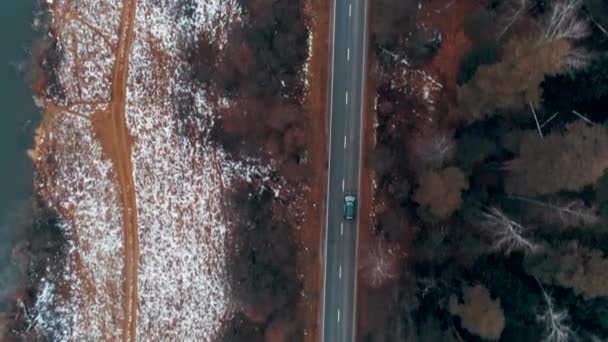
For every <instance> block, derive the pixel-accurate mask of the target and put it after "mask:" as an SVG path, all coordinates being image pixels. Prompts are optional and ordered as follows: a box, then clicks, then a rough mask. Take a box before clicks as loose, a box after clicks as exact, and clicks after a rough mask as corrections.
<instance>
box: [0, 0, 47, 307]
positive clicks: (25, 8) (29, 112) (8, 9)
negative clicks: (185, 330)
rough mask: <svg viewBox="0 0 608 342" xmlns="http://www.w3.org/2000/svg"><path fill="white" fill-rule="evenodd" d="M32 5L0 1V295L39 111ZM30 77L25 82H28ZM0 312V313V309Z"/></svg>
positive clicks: (28, 187)
mask: <svg viewBox="0 0 608 342" xmlns="http://www.w3.org/2000/svg"><path fill="white" fill-rule="evenodd" d="M36 3H37V2H36V0H3V1H0V18H1V20H0V35H1V36H0V37H1V38H0V44H2V45H1V47H0V103H1V104H2V106H1V107H0V110H1V112H0V115H1V116H0V120H1V121H0V160H1V161H2V162H1V163H0V225H1V228H0V294H2V292H3V290H6V289H7V287H8V288H10V286H11V284H12V283H13V280H14V279H13V278H14V269H13V266H12V265H11V260H10V251H11V249H12V246H13V245H14V244H15V236H17V235H18V234H19V232H18V231H17V230H18V229H19V228H17V227H19V224H18V221H22V220H23V217H24V216H25V217H27V216H28V215H29V214H30V213H31V211H28V210H27V207H28V205H27V204H28V203H29V202H30V201H31V197H32V176H33V170H32V163H31V161H30V160H29V157H28V156H27V154H26V151H27V149H28V148H31V147H32V146H33V132H34V129H35V127H36V125H37V123H38V121H39V118H40V112H39V111H38V110H37V109H36V107H35V106H34V103H33V100H32V93H31V90H30V87H29V83H30V82H29V81H27V78H28V66H29V64H28V63H29V62H30V61H31V52H30V50H31V49H32V46H33V42H34V39H35V38H34V37H35V33H34V29H33V26H32V23H33V20H34V13H35V10H36V9H37V6H36ZM29 78H31V77H29ZM0 309H1V308H0Z"/></svg>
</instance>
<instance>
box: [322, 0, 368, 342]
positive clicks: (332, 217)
mask: <svg viewBox="0 0 608 342" xmlns="http://www.w3.org/2000/svg"><path fill="white" fill-rule="evenodd" d="M366 12H367V6H366V0H334V17H333V48H332V75H331V96H330V101H331V102H330V110H331V112H330V136H329V172H328V174H329V175H328V177H329V179H328V190H327V225H326V240H325V278H324V289H323V329H322V330H323V331H322V334H323V341H324V342H351V341H353V339H354V327H355V288H356V284H355V279H356V267H357V266H356V247H357V227H358V221H357V220H354V221H346V220H344V218H343V208H344V196H345V195H347V194H354V195H355V196H357V198H358V188H359V174H360V168H361V167H360V166H361V121H362V120H361V118H362V111H361V108H362V107H361V104H362V89H363V83H362V82H363V72H364V59H365V27H366ZM357 203H358V202H357Z"/></svg>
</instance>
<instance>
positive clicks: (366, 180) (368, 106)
mask: <svg viewBox="0 0 608 342" xmlns="http://www.w3.org/2000/svg"><path fill="white" fill-rule="evenodd" d="M368 41H369V40H368ZM374 57H375V56H374V54H373V53H371V52H370V51H369V50H368V53H367V66H366V67H367V68H368V70H369V68H370V66H371V65H373V62H374V61H373V59H374ZM366 76H367V77H366V78H365V79H364V82H365V89H364V92H365V93H364V94H365V96H364V98H363V104H362V108H363V122H362V124H363V148H362V151H361V152H362V154H363V155H362V156H361V158H363V159H362V160H363V168H362V170H361V180H360V181H361V183H360V184H359V201H360V202H359V231H358V232H357V265H360V263H359V261H360V260H361V259H362V258H363V256H364V255H365V254H366V253H367V251H368V250H369V248H370V247H371V241H372V238H373V229H374V219H373V217H372V213H373V211H372V205H373V203H374V190H373V188H372V186H373V179H374V173H373V171H372V170H371V169H370V168H369V165H367V164H368V163H367V162H366V158H365V156H367V155H369V154H370V153H371V151H372V150H373V149H374V146H375V145H376V138H375V134H376V129H375V127H374V122H375V119H376V112H375V110H374V100H375V97H376V84H375V83H374V81H373V79H372V78H371V77H369V73H366ZM359 284H361V273H360V272H357V286H356V301H355V317H356V324H355V327H356V328H355V329H356V332H355V340H356V341H358V340H359V336H358V332H359V331H361V323H362V322H364V321H368V318H369V317H368V315H366V312H372V310H369V304H370V303H371V300H369V299H370V297H369V296H368V294H367V291H366V290H365V288H364V287H359Z"/></svg>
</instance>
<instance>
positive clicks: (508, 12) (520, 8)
mask: <svg viewBox="0 0 608 342" xmlns="http://www.w3.org/2000/svg"><path fill="white" fill-rule="evenodd" d="M505 5H506V6H507V8H505V9H503V11H504V15H503V19H502V21H503V22H504V24H503V25H502V26H503V28H502V30H500V32H499V33H498V39H500V38H502V36H504V34H505V33H507V31H509V29H510V28H511V27H512V26H513V24H515V23H516V22H517V21H519V19H520V18H521V17H522V16H524V15H525V14H526V12H527V11H528V10H530V8H532V6H533V5H532V4H531V1H530V0H514V1H510V3H508V4H505Z"/></svg>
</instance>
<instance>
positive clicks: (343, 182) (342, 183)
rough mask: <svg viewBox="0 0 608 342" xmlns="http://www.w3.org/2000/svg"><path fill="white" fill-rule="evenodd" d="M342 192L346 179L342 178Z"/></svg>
mask: <svg viewBox="0 0 608 342" xmlns="http://www.w3.org/2000/svg"><path fill="white" fill-rule="evenodd" d="M342 192H344V179H342Z"/></svg>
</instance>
